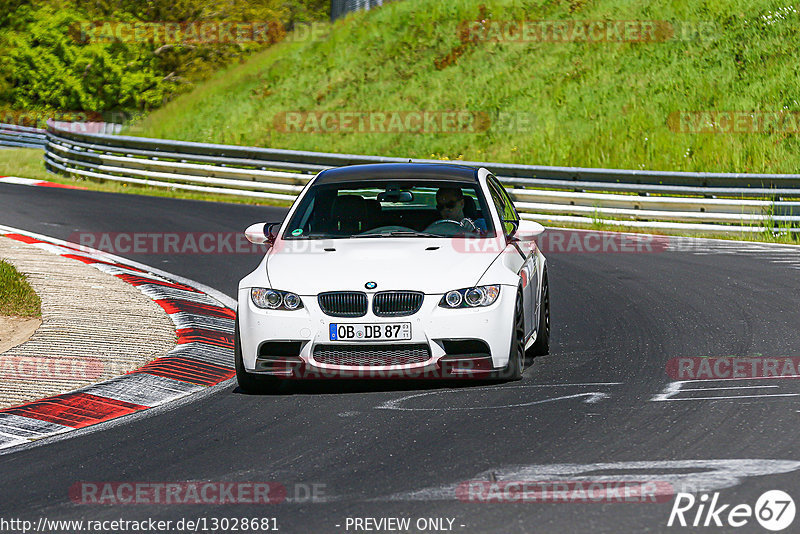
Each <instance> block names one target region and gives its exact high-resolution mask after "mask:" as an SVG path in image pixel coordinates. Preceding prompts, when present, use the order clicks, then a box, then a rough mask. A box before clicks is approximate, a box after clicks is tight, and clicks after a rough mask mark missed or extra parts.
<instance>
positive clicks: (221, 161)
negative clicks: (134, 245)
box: [44, 123, 800, 232]
mask: <svg viewBox="0 0 800 534" xmlns="http://www.w3.org/2000/svg"><path fill="white" fill-rule="evenodd" d="M70 130H74V129H70ZM70 130H67V129H64V128H62V127H59V125H56V124H53V123H50V124H48V133H47V145H46V147H45V155H44V159H45V166H46V167H47V169H48V170H50V171H52V172H55V173H60V174H65V175H73V176H80V177H84V178H88V179H98V180H111V181H117V182H126V183H134V184H142V185H149V186H154V187H167V188H173V189H182V190H190V191H201V192H208V193H222V194H227V195H238V196H247V197H255V198H265V199H272V200H283V201H291V200H293V199H294V198H295V196H296V195H297V194H298V193H299V192H300V191H301V190H302V188H303V186H304V185H305V184H306V183H307V182H308V180H310V179H311V178H312V177H313V176H314V175H315V174H316V173H317V172H319V171H321V170H323V169H327V168H330V167H337V166H341V165H351V164H359V163H378V162H407V161H409V160H408V159H406V158H391V157H381V156H364V155H355V154H331V153H324V152H307V151H297V150H281V149H271V148H258V147H243V146H233V145H217V144H207V143H193V142H183V141H171V140H163V139H148V138H142V137H127V136H119V135H104V134H94V133H86V132H80V131H70ZM413 161H416V162H436V163H441V161H439V160H413ZM457 163H461V164H466V165H471V166H482V167H486V168H488V169H490V170H491V171H492V172H494V173H495V174H496V175H497V176H498V178H499V179H500V180H501V181H502V182H503V183H504V184H505V185H506V186H507V187H508V189H509V192H510V194H511V195H512V196H513V197H514V199H515V201H516V203H517V208H518V209H519V211H520V212H521V214H522V216H523V217H525V218H528V219H533V220H540V221H555V222H589V223H592V222H595V221H600V222H605V223H607V224H611V225H621V226H638V227H643V228H660V229H671V230H682V231H686V232H699V231H703V232H708V231H716V232H759V231H764V230H765V229H766V228H772V227H775V226H776V225H777V226H785V227H787V228H785V230H788V231H800V228H789V227H790V226H798V225H797V223H800V175H797V174H783V175H780V174H779V175H776V174H730V173H690V172H659V171H636V170H610V169H584V168H572V167H546V166H538V165H515V164H508V163H487V162H464V161H459V162H457ZM725 197H727V198H725ZM792 198H795V199H797V200H787V199H792Z"/></svg>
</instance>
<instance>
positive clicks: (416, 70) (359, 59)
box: [130, 0, 800, 173]
mask: <svg viewBox="0 0 800 534" xmlns="http://www.w3.org/2000/svg"><path fill="white" fill-rule="evenodd" d="M481 4H485V5H486V6H487V7H486V11H485V12H484V13H482V12H481V10H480V5H481ZM661 4H662V5H656V3H653V2H649V1H646V0H595V1H591V2H590V1H582V0H570V1H564V2H550V1H545V0H448V1H447V2H442V1H441V0H404V1H403V2H393V3H389V4H388V5H386V6H384V7H383V8H380V9H376V10H373V11H370V12H366V13H364V12H362V13H357V14H355V15H351V16H349V17H346V18H344V19H342V20H340V21H337V22H336V23H335V24H334V25H333V27H332V30H331V32H330V34H329V36H328V37H327V38H325V39H317V40H308V41H303V42H299V43H298V42H295V43H283V44H281V45H279V46H276V47H273V48H272V49H270V50H267V51H265V52H262V53H259V54H257V55H255V56H253V57H251V58H250V59H248V60H247V61H246V62H245V63H243V64H241V65H237V66H233V67H230V68H228V69H226V70H225V71H223V72H221V73H219V75H217V76H216V77H215V78H214V79H212V80H211V81H210V82H208V83H206V84H204V85H202V86H200V87H198V88H197V89H196V90H194V91H192V92H190V93H188V94H186V95H183V96H180V97H178V98H176V99H175V100H174V101H172V102H170V103H169V104H167V105H166V106H164V107H163V108H161V109H160V110H158V111H156V112H154V113H152V114H151V115H149V116H148V117H146V118H145V119H143V120H142V121H141V122H139V123H137V124H135V125H133V126H132V127H131V128H130V133H132V134H134V135H141V136H148V137H162V138H170V139H181V140H191V141H204V142H219V143H233V144H245V145H255V146H268V147H277V148H291V149H299V150H322V151H331V152H349V153H362V154H380V155H388V156H401V157H414V158H428V157H431V156H433V157H439V158H443V159H444V158H447V159H464V160H478V161H500V162H515V163H530V164H541V165H570V166H571V165H574V166H583V167H594V166H597V167H609V168H631V169H656V170H682V171H719V172H778V173H794V172H798V170H799V169H800V140H799V139H798V135H797V134H795V133H785V132H779V131H774V130H773V131H767V132H763V133H739V134H714V133H702V134H692V133H676V132H675V131H673V130H672V129H670V127H669V125H668V119H669V117H670V116H671V115H672V114H674V113H677V112H681V111H705V110H721V111H747V112H750V111H764V112H780V111H791V112H800V103H799V102H800V91H798V89H797V88H798V87H800V70H798V69H797V68H796V51H797V50H798V48H800V32H797V31H796V29H797V28H798V26H800V15H797V14H795V13H788V14H786V13H785V14H784V15H783V17H784V18H783V19H781V18H778V17H775V16H773V18H772V19H771V20H772V21H774V23H768V21H766V20H765V19H764V18H762V17H768V16H770V13H771V12H774V11H775V10H776V9H777V8H779V7H781V4H776V3H775V2H774V0H719V1H715V2H711V1H698V0H692V1H689V2H679V1H670V2H664V3H661ZM479 17H482V18H486V19H490V20H509V19H513V20H552V19H557V20H568V19H573V20H586V19H589V20H597V19H601V20H665V21H672V22H680V21H689V22H700V23H710V24H711V25H712V26H711V27H712V28H713V30H712V31H711V32H710V33H709V34H708V35H709V36H710V38H709V39H695V40H685V41H681V40H671V41H667V42H643V43H547V42H530V43H492V42H468V43H467V44H465V45H464V46H460V45H461V44H462V43H461V41H460V39H459V33H458V26H459V23H460V22H462V21H474V20H476V19H477V18H479ZM448 56H450V57H451V59H448ZM453 58H454V59H453ZM437 65H438V67H441V68H438V67H437ZM296 110H300V111H320V110H329V111H330V110H336V111H366V112H370V111H411V110H434V111H435V110H468V111H473V112H485V113H487V114H488V115H489V116H490V117H494V118H498V117H499V116H502V117H506V118H507V117H520V118H522V119H523V120H521V121H518V122H516V123H514V124H509V123H508V122H506V123H505V126H503V125H499V124H497V123H494V124H493V125H492V127H490V128H489V129H488V130H487V131H485V132H481V133H451V134H447V133H440V134H415V133H383V134H381V133H347V134H340V133H313V134H309V133H302V132H300V133H285V132H282V131H280V130H279V129H276V128H275V125H274V123H273V121H274V118H275V116H276V115H279V114H280V113H281V112H286V111H296ZM526 119H527V120H528V122H527V123H526Z"/></svg>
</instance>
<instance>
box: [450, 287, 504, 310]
mask: <svg viewBox="0 0 800 534" xmlns="http://www.w3.org/2000/svg"><path fill="white" fill-rule="evenodd" d="M498 296H500V286H478V287H468V288H466V289H455V290H453V291H448V292H447V293H446V294H445V295H444V296H443V297H442V300H441V301H439V306H441V307H442V308H479V307H483V306H491V305H492V304H494V303H495V301H496V300H497V297H498Z"/></svg>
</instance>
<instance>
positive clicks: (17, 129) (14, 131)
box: [0, 124, 47, 148]
mask: <svg viewBox="0 0 800 534" xmlns="http://www.w3.org/2000/svg"><path fill="white" fill-rule="evenodd" d="M46 144H47V130H42V129H39V128H28V127H26V126H15V125H13V124H0V146H10V147H22V148H44V146H45V145H46Z"/></svg>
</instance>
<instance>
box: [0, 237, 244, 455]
mask: <svg viewBox="0 0 800 534" xmlns="http://www.w3.org/2000/svg"><path fill="white" fill-rule="evenodd" d="M0 235H4V236H5V237H7V238H11V239H15V240H17V241H21V242H24V243H29V244H30V245H32V246H36V247H39V248H41V249H43V250H46V251H49V252H52V253H53V254H58V255H60V256H63V257H65V258H71V259H74V260H76V261H81V262H83V263H86V264H88V265H91V266H93V267H95V268H97V269H99V270H101V271H103V272H106V273H108V274H109V275H112V276H115V277H117V278H120V279H122V280H123V281H125V282H127V283H129V284H131V285H133V286H135V287H136V288H137V289H139V290H140V291H141V292H142V293H143V294H145V295H147V296H148V297H150V298H151V299H152V300H153V301H155V303H156V304H158V305H159V306H161V307H162V308H164V311H166V313H167V314H168V315H169V317H170V319H171V320H172V322H173V323H174V324H175V330H176V334H177V336H178V340H177V346H176V347H175V348H174V349H173V350H172V351H170V352H169V353H167V354H166V355H165V356H163V357H161V358H157V359H156V360H153V361H151V362H150V363H148V364H146V365H144V366H143V367H140V368H139V369H136V370H135V371H132V372H130V373H128V374H126V375H122V376H119V377H116V378H112V379H111V380H107V381H105V382H100V383H98V384H93V385H91V386H86V387H83V388H80V389H77V390H75V391H71V392H69V393H63V394H60V395H54V396H52V397H46V398H44V399H40V400H37V401H33V402H29V403H26V404H22V405H19V406H13V407H11V408H5V409H1V410H0V449H7V448H10V447H15V446H18V445H21V444H25V443H30V442H31V441H33V440H38V439H42V438H46V437H49V436H54V435H57V434H63V433H65V432H69V431H73V430H77V429H81V428H85V427H88V426H91V425H96V424H98V423H103V422H106V421H110V420H113V419H116V418H119V417H123V416H125V415H129V414H133V413H140V412H142V411H143V410H147V409H150V408H154V407H156V406H160V405H162V404H165V403H167V402H170V401H174V400H176V399H179V398H181V397H185V396H187V395H191V394H193V393H197V392H200V391H204V390H206V389H207V388H208V387H210V386H214V385H216V384H219V383H221V382H224V381H226V380H228V379H231V378H232V377H233V376H234V375H235V374H236V372H235V370H234V363H233V335H234V320H235V317H236V312H235V311H234V310H233V306H234V305H235V303H234V301H233V299H230V298H229V297H227V296H224V295H222V294H220V293H218V292H217V291H215V290H213V289H211V288H207V287H205V286H202V285H201V284H198V283H193V282H192V281H190V280H184V279H181V278H180V277H175V276H174V275H169V273H164V272H162V271H158V270H157V269H153V268H149V267H147V266H145V265H141V264H138V263H136V262H133V261H130V260H125V259H123V258H119V257H117V256H114V255H111V254H106V253H103V252H100V251H97V250H94V249H90V248H87V247H82V246H80V245H76V244H74V243H68V242H66V241H61V240H58V239H54V238H50V237H46V236H41V235H38V234H33V233H30V232H25V231H23V230H18V229H15V228H9V227H5V226H0ZM209 293H212V294H214V296H212V295H211V294H209Z"/></svg>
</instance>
